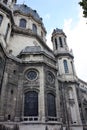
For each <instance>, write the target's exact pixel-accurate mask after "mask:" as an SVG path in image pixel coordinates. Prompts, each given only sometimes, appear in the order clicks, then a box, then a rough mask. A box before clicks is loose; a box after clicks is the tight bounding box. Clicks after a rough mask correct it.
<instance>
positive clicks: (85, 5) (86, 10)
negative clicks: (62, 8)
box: [79, 0, 87, 17]
mask: <svg viewBox="0 0 87 130" xmlns="http://www.w3.org/2000/svg"><path fill="white" fill-rule="evenodd" d="M79 4H80V6H81V7H82V9H83V14H84V17H87V0H82V1H81V2H79Z"/></svg>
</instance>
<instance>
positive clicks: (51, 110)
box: [47, 93, 56, 117]
mask: <svg viewBox="0 0 87 130" xmlns="http://www.w3.org/2000/svg"><path fill="white" fill-rule="evenodd" d="M47 108H48V116H51V117H56V103H55V96H54V95H53V94H51V93H48V94H47Z"/></svg>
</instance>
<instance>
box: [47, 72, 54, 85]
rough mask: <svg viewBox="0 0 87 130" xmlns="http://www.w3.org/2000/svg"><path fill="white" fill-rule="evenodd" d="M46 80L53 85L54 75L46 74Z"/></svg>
mask: <svg viewBox="0 0 87 130" xmlns="http://www.w3.org/2000/svg"><path fill="white" fill-rule="evenodd" d="M47 80H48V81H49V82H50V83H54V75H53V73H51V72H48V73H47Z"/></svg>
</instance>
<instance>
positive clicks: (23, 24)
mask: <svg viewBox="0 0 87 130" xmlns="http://www.w3.org/2000/svg"><path fill="white" fill-rule="evenodd" d="M26 26H27V20H26V19H24V18H21V19H20V22H19V27H20V28H26Z"/></svg>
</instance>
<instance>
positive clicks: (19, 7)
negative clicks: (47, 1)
mask: <svg viewBox="0 0 87 130" xmlns="http://www.w3.org/2000/svg"><path fill="white" fill-rule="evenodd" d="M13 11H14V12H15V11H19V12H21V13H23V14H26V15H29V14H30V15H32V16H33V17H34V18H35V19H36V20H38V21H40V22H42V18H41V17H40V16H39V15H38V13H37V11H36V10H33V9H31V8H30V7H28V6H27V5H25V4H15V5H14V9H13Z"/></svg>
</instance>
